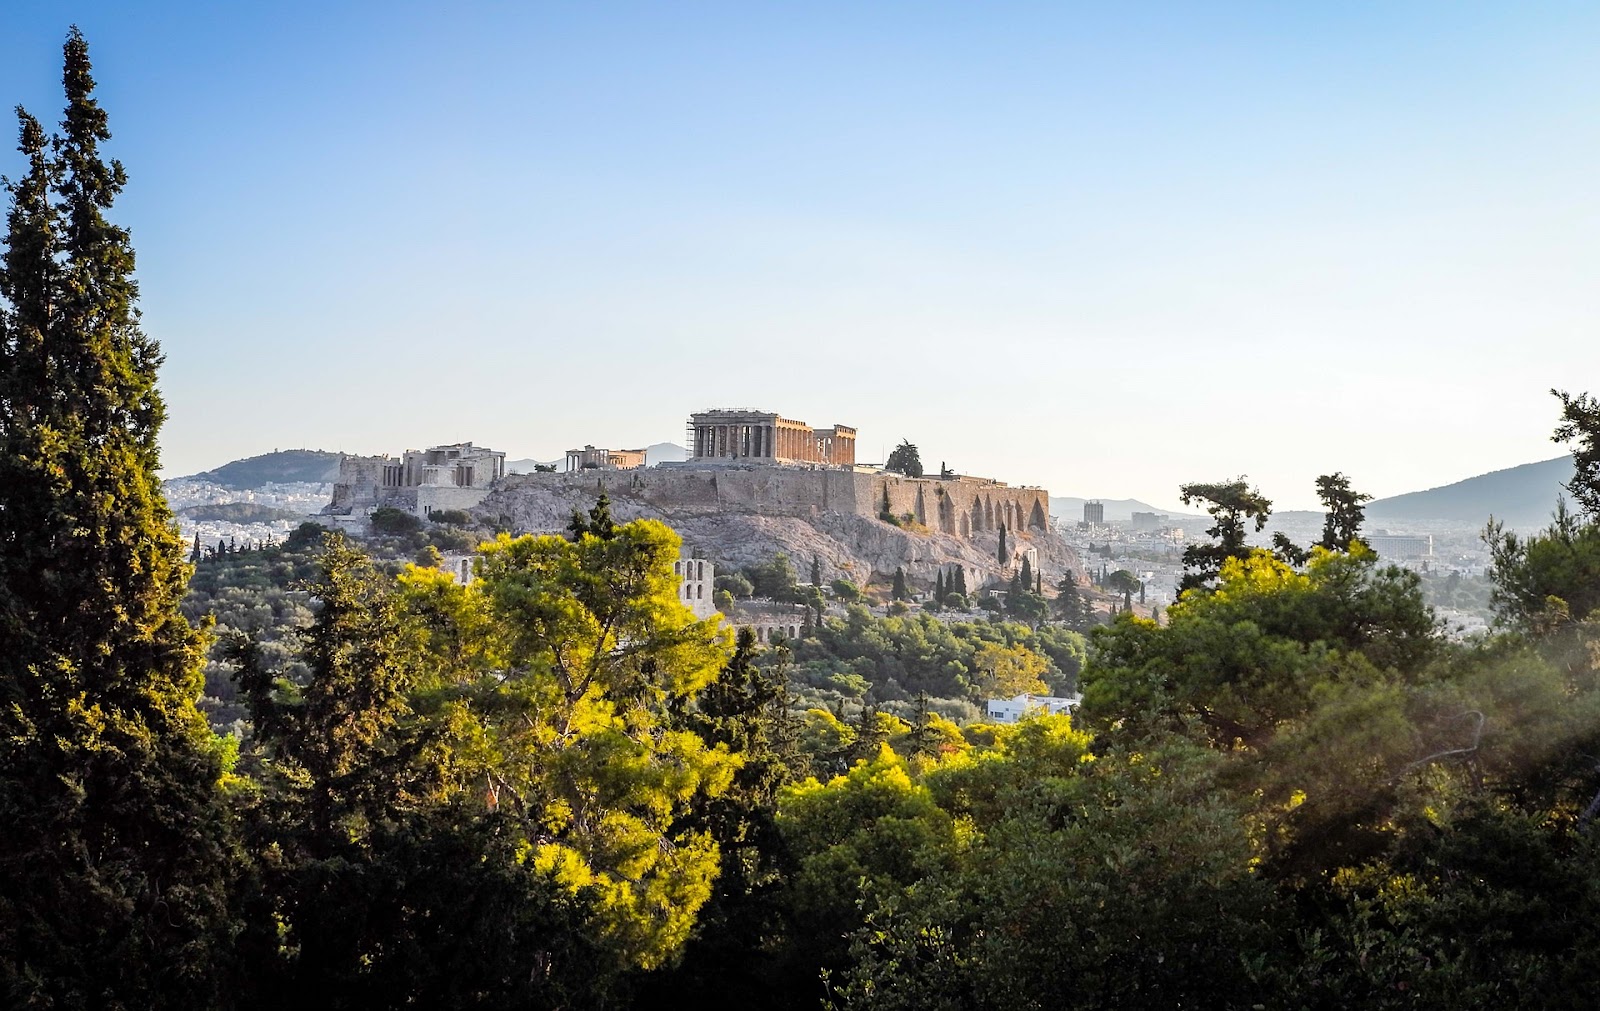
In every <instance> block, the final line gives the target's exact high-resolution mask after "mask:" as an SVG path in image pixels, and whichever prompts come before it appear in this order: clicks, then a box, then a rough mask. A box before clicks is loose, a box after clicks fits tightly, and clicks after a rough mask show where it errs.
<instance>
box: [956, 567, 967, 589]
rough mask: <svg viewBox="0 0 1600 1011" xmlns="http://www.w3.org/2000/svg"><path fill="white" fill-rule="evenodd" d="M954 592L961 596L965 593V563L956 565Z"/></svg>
mask: <svg viewBox="0 0 1600 1011" xmlns="http://www.w3.org/2000/svg"><path fill="white" fill-rule="evenodd" d="M956 592H957V593H959V594H961V595H962V596H963V597H965V596H966V595H967V567H966V566H965V565H957V566H956Z"/></svg>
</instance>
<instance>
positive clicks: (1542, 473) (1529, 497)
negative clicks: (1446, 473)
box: [1367, 456, 1572, 527]
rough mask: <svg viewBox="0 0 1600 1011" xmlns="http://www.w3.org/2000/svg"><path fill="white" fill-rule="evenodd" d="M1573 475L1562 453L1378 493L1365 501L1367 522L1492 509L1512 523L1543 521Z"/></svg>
mask: <svg viewBox="0 0 1600 1011" xmlns="http://www.w3.org/2000/svg"><path fill="white" fill-rule="evenodd" d="M1571 480H1572V457H1570V456H1558V457H1556V458H1555V459H1554V460H1544V461H1542V462H1540V463H1525V464H1523V465H1522V466H1520V467H1510V468H1507V469H1506V470H1497V471H1494V472H1492V473H1489V474H1480V475H1478V476H1477V477H1469V478H1467V479H1466V480H1464V481H1457V482H1456V483H1454V484H1447V485H1444V486H1443V487H1440V488H1429V489H1428V490H1427V491H1414V492H1410V493H1408V494H1405V495H1396V496H1394V497H1393V498H1382V499H1377V500H1375V501H1373V502H1369V503H1367V522H1368V523H1369V524H1371V523H1381V522H1386V521H1387V522H1396V521H1405V522H1420V521H1425V520H1438V521H1442V522H1450V523H1483V522H1485V521H1487V520H1488V519H1489V517H1490V516H1491V515H1493V516H1494V518H1495V519H1497V520H1500V521H1502V522H1504V523H1505V524H1506V525H1507V526H1511V527H1533V526H1542V525H1544V524H1545V523H1546V522H1547V521H1548V520H1549V519H1550V513H1551V511H1552V510H1554V509H1555V505H1556V496H1557V495H1561V494H1564V491H1565V490H1564V488H1563V487H1562V486H1563V485H1565V484H1566V483H1567V482H1569V481H1571Z"/></svg>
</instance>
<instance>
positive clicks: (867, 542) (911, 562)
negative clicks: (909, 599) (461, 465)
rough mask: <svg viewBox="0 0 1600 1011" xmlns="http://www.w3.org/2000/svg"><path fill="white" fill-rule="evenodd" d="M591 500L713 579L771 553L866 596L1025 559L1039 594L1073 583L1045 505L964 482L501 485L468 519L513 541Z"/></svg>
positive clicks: (792, 478)
mask: <svg viewBox="0 0 1600 1011" xmlns="http://www.w3.org/2000/svg"><path fill="white" fill-rule="evenodd" d="M602 489H603V490H604V491H605V493H606V495H607V496H608V497H609V498H610V500H611V512H612V515H613V516H614V517H615V518H616V519H617V520H619V521H626V520H632V519H639V518H650V519H658V520H661V521H662V522H664V523H666V524H667V525H669V526H671V527H672V528H673V529H675V530H677V531H678V533H679V534H680V535H681V536H682V537H683V540H684V543H685V545H686V546H688V547H689V548H690V549H691V550H692V551H693V552H694V553H695V554H696V555H698V556H700V557H705V558H709V559H712V560H714V561H716V562H717V563H718V566H719V568H726V567H734V568H737V567H740V566H744V565H749V564H753V563H757V562H763V561H766V560H768V559H770V558H772V556H773V555H775V554H777V553H778V552H783V553H785V554H787V555H788V556H789V557H790V559H791V560H792V561H793V563H794V567H795V571H796V572H797V573H799V574H800V575H801V577H802V579H804V578H805V576H806V575H807V574H808V573H809V569H810V565H811V558H812V556H816V558H817V559H818V561H819V562H820V564H821V568H822V574H823V578H824V579H825V580H832V579H838V578H843V579H849V580H851V581H853V582H856V583H858V584H861V585H866V584H868V583H870V582H874V581H885V580H887V579H888V578H889V577H890V576H891V575H892V574H893V573H894V571H895V569H896V568H901V569H904V571H905V573H906V577H907V579H908V580H910V581H911V582H912V583H913V584H914V585H917V586H921V587H923V588H927V587H931V586H932V585H933V582H934V578H935V574H936V573H937V572H938V571H939V570H940V569H941V568H945V569H948V567H949V566H951V565H955V564H960V565H962V566H963V567H965V569H966V579H967V585H968V587H969V588H971V589H973V590H976V589H977V588H978V587H980V586H983V585H993V586H1003V585H1005V584H1006V583H1007V582H1009V580H1010V578H1011V573H1012V568H1013V566H1014V565H1015V564H1020V558H1021V556H1022V553H1024V552H1026V551H1028V550H1029V549H1032V550H1033V551H1034V552H1036V558H1037V564H1038V567H1039V569H1040V570H1041V571H1042V573H1043V576H1044V579H1045V581H1046V582H1054V581H1057V580H1059V579H1060V578H1061V574H1062V573H1063V572H1064V571H1067V570H1069V569H1070V570H1071V571H1074V572H1080V571H1081V569H1080V563H1079V560H1078V558H1077V556H1076V555H1075V554H1074V552H1073V551H1072V549H1071V548H1070V547H1068V545H1067V544H1066V542H1065V541H1063V540H1062V539H1061V538H1060V537H1059V536H1057V535H1056V534H1055V533H1054V532H1053V531H1052V530H1051V529H1050V527H1049V523H1048V520H1045V522H1043V523H1040V522H1039V518H1040V517H1041V516H1044V515H1047V511H1048V496H1047V495H1046V493H1044V492H1042V491H1039V490H1037V489H1022V488H1010V487H1008V486H1005V485H1002V484H999V483H998V482H978V481H974V480H972V479H948V480H939V479H934V478H923V479H911V478H902V477H900V476H898V475H887V474H854V473H849V472H840V471H828V470H815V471H808V470H783V471H780V470H775V469H773V468H767V469H764V470H762V469H758V468H750V469H740V468H708V469H691V468H688V467H685V468H682V469H678V468H671V469H668V468H661V469H657V470H650V471H634V472H628V473H610V474H599V473H596V472H594V471H589V472H587V473H585V474H534V475H513V476H511V477H508V478H506V479H504V480H502V481H498V482H496V484H495V488H494V490H493V491H491V492H490V494H489V495H488V497H486V498H485V499H484V500H483V502H481V503H480V504H479V505H478V506H477V507H476V508H474V509H473V510H472V511H473V512H474V513H475V514H476V515H477V516H478V517H479V518H480V519H482V520H483V521H485V522H487V523H491V524H496V525H500V526H504V527H507V528H509V529H511V530H513V531H515V532H517V533H527V532H535V533H547V532H557V531H562V530H565V529H566V526H567V523H568V521H569V519H570V518H571V516H572V512H573V510H575V509H576V510H580V511H587V510H588V509H589V508H590V507H592V506H593V505H594V503H595V499H596V498H597V497H598V495H599V493H600V491H601V490H602ZM884 501H887V502H889V503H890V507H891V508H890V509H889V510H887V511H888V512H889V513H890V514H891V515H897V516H898V515H909V516H910V517H911V518H910V520H909V521H902V525H899V526H897V525H895V524H893V523H889V522H885V521H884V520H883V519H880V518H879V513H880V512H883V511H885V510H882V509H881V508H874V506H880V507H881V504H882V503H883V502H884ZM928 502H932V503H934V505H933V506H932V507H931V508H930V507H928V506H927V505H926V504H925V503H928ZM901 508H903V509H904V512H903V513H902V512H900V509H901ZM986 511H987V515H988V516H989V517H991V518H990V519H988V520H985V519H984V516H985V512H986ZM974 514H976V516H974ZM997 515H998V516H1004V517H1008V518H1010V519H1012V521H1013V522H1014V523H1015V526H1013V525H1012V524H1010V523H1008V524H1007V530H1006V543H1007V547H1008V549H1009V550H1008V554H1009V555H1011V556H1012V557H1013V559H1016V560H1017V561H1014V562H1013V563H1012V564H1011V565H1005V564H1002V563H1001V561H1000V559H999V558H998V549H999V538H1000V534H999V529H998V527H999V524H1000V522H1003V520H1002V521H995V520H994V519H992V517H994V516H997ZM941 528H942V529H941Z"/></svg>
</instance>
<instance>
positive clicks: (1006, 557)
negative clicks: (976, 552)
mask: <svg viewBox="0 0 1600 1011" xmlns="http://www.w3.org/2000/svg"><path fill="white" fill-rule="evenodd" d="M995 559H996V560H997V561H998V562H999V563H1000V564H1001V565H1010V564H1011V552H1009V551H1007V550H1006V525H1005V524H1004V523H1002V524H1000V547H999V549H998V550H997V551H996V552H995Z"/></svg>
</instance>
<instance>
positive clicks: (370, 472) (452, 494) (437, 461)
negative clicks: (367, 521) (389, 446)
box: [322, 442, 506, 516]
mask: <svg viewBox="0 0 1600 1011" xmlns="http://www.w3.org/2000/svg"><path fill="white" fill-rule="evenodd" d="M505 474H506V455H505V454H504V453H501V452H498V451H496V450H492V449H485V448H483V447H481V446H474V445H473V444H472V443H470V442H458V443H454V444H452V445H448V446H430V447H428V448H427V449H408V450H406V451H405V453H404V454H402V455H401V456H400V457H399V458H398V459H396V458H394V457H390V456H388V455H387V454H386V455H383V456H346V457H345V458H343V459H342V460H340V461H339V479H338V480H337V481H335V482H334V485H333V501H332V502H330V503H328V505H327V506H326V507H324V508H323V510H322V512H323V514H324V515H327V516H364V515H366V514H367V513H370V512H371V511H372V510H374V509H382V508H392V509H402V510H404V511H406V512H409V513H412V514H414V515H417V516H428V515H431V514H432V513H433V512H434V511H435V510H437V509H471V508H472V507H473V506H475V505H477V504H478V503H479V502H482V501H483V498H484V496H485V495H488V494H489V488H490V486H491V485H493V484H494V482H495V481H496V480H497V479H499V478H502V477H505Z"/></svg>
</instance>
